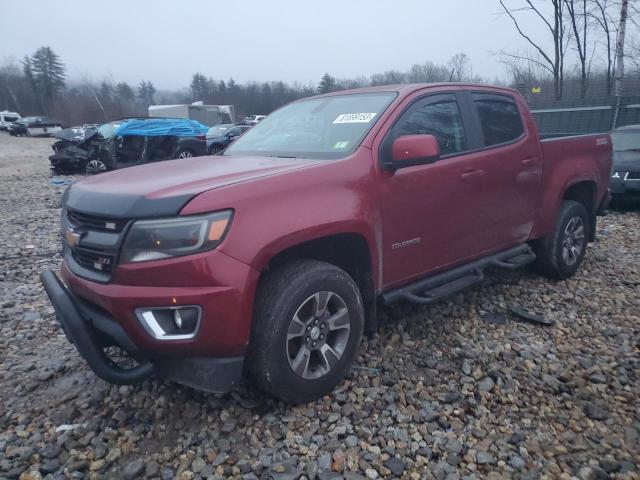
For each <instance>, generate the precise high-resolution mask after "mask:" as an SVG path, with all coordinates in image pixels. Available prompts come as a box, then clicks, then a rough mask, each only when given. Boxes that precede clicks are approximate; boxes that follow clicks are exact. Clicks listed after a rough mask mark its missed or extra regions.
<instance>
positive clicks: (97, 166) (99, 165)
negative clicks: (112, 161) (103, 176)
mask: <svg viewBox="0 0 640 480" xmlns="http://www.w3.org/2000/svg"><path fill="white" fill-rule="evenodd" d="M107 170H108V168H107V166H106V165H105V163H104V162H103V161H102V160H98V159H97V158H96V159H93V160H89V161H88V162H87V163H85V164H84V166H83V167H82V172H83V173H84V174H85V175H97V174H99V173H104V172H106V171H107Z"/></svg>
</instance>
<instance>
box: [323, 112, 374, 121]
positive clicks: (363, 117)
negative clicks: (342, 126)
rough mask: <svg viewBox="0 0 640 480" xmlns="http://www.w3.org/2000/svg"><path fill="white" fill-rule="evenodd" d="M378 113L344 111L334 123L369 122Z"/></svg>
mask: <svg viewBox="0 0 640 480" xmlns="http://www.w3.org/2000/svg"><path fill="white" fill-rule="evenodd" d="M376 115H377V114H376V113H343V114H342V115H338V118H336V119H335V120H334V121H333V123H369V122H370V121H371V120H373V117H375V116H376Z"/></svg>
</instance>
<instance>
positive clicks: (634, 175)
mask: <svg viewBox="0 0 640 480" xmlns="http://www.w3.org/2000/svg"><path fill="white" fill-rule="evenodd" d="M627 180H640V172H629V173H627Z"/></svg>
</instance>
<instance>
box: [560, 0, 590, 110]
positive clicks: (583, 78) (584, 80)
mask: <svg viewBox="0 0 640 480" xmlns="http://www.w3.org/2000/svg"><path fill="white" fill-rule="evenodd" d="M564 4H565V7H566V12H567V16H568V17H569V23H570V24H571V28H572V31H573V41H574V43H575V46H576V51H577V53H578V61H579V63H580V98H585V97H586V95H587V84H588V76H589V72H588V67H587V61H588V60H587V59H588V57H587V49H588V43H587V32H588V28H587V25H588V24H589V22H588V16H587V0H577V1H576V0H564Z"/></svg>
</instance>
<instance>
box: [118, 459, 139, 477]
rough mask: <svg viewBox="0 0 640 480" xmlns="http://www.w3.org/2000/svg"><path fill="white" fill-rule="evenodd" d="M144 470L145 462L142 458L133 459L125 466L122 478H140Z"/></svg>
mask: <svg viewBox="0 0 640 480" xmlns="http://www.w3.org/2000/svg"><path fill="white" fill-rule="evenodd" d="M142 472H144V462H143V461H142V460H140V459H136V460H133V461H131V462H129V463H127V465H126V466H125V467H124V469H123V470H122V478H124V479H125V480H133V479H135V478H138V477H140V476H141V475H142Z"/></svg>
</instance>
